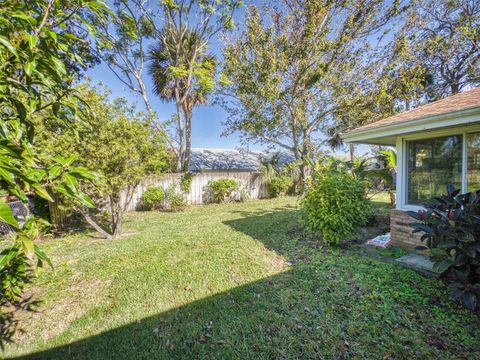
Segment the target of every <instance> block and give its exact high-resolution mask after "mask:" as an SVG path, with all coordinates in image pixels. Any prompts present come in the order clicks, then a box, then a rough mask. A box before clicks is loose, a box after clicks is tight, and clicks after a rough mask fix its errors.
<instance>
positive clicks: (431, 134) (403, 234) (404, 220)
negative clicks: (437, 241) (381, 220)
mask: <svg viewBox="0 0 480 360" xmlns="http://www.w3.org/2000/svg"><path fill="white" fill-rule="evenodd" d="M477 131H480V125H479V124H478V123H477V124H471V125H469V126H461V127H450V128H444V129H437V130H430V129H424V131H419V132H415V133H412V134H407V135H402V136H397V138H396V150H397V181H396V184H397V194H396V198H397V204H396V209H395V210H392V212H391V214H390V215H391V218H390V226H391V239H392V240H391V243H392V244H393V245H395V246H400V247H405V248H414V247H415V246H418V245H422V243H421V242H420V236H421V234H412V233H411V232H412V228H411V227H410V226H409V225H408V224H410V223H412V222H413V219H412V218H410V217H409V216H408V215H407V214H406V213H405V211H407V210H412V211H418V210H420V209H422V207H421V206H418V205H411V204H408V201H407V186H408V182H407V181H408V179H407V176H406V174H407V153H406V141H408V140H416V139H428V138H435V137H441V136H448V135H456V134H461V135H463V139H464V146H463V151H464V152H463V169H462V172H463V182H462V192H466V191H467V183H466V171H467V169H466V160H467V158H466V146H465V139H466V133H467V132H477Z"/></svg>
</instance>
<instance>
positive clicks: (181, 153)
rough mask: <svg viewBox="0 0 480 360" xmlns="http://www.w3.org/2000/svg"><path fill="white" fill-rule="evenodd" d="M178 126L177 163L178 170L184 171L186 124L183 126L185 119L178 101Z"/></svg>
mask: <svg viewBox="0 0 480 360" xmlns="http://www.w3.org/2000/svg"><path fill="white" fill-rule="evenodd" d="M177 127H178V129H177V130H178V157H177V165H176V171H177V172H181V171H182V162H183V157H184V156H185V150H184V138H185V136H184V126H183V119H182V111H181V108H180V104H179V103H177Z"/></svg>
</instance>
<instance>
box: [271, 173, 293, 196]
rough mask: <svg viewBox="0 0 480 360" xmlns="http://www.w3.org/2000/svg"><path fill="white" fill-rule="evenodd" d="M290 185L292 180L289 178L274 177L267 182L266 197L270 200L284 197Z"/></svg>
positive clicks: (284, 176) (285, 176) (283, 176)
mask: <svg viewBox="0 0 480 360" xmlns="http://www.w3.org/2000/svg"><path fill="white" fill-rule="evenodd" d="M292 185H293V180H292V178H291V177H290V176H287V175H278V176H274V177H272V178H271V179H270V180H269V181H268V182H267V192H268V196H269V197H271V198H276V197H278V196H280V195H285V194H286V193H287V191H288V190H289V189H290V187H291V186H292Z"/></svg>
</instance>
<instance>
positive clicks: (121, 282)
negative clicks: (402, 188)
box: [2, 197, 480, 360]
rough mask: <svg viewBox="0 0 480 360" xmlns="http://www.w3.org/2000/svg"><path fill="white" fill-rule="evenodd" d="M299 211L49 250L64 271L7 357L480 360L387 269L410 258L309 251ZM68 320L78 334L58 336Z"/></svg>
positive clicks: (211, 211)
mask: <svg viewBox="0 0 480 360" xmlns="http://www.w3.org/2000/svg"><path fill="white" fill-rule="evenodd" d="M386 200H387V202H388V199H386ZM297 205H298V202H297V199H294V198H290V197H282V198H276V199H267V200H261V201H249V202H246V203H241V204H239V203H235V204H225V205H218V206H217V205H216V206H208V205H207V206H195V207H192V208H190V209H189V210H188V211H187V212H186V213H179V214H172V213H161V212H154V213H145V212H135V213H130V214H128V223H126V224H125V225H126V226H128V230H131V232H132V235H131V236H129V238H128V241H102V242H97V243H95V244H92V239H91V238H90V237H89V236H88V235H86V234H72V235H68V236H65V237H61V238H56V239H52V240H51V241H49V242H47V243H46V244H45V247H46V250H48V252H49V253H50V254H51V255H52V257H54V258H55V259H58V260H57V262H58V263H59V264H63V265H62V266H59V268H58V270H57V271H55V272H53V271H48V272H44V273H42V276H40V277H39V279H38V280H36V281H35V282H34V283H33V284H32V285H31V287H30V288H31V290H32V292H34V293H37V294H41V300H44V301H43V302H42V304H40V307H39V308H38V311H39V315H40V314H41V316H30V317H24V318H23V319H22V323H21V326H22V328H23V329H24V330H25V333H19V334H18V337H17V344H15V345H8V346H7V348H6V349H5V352H4V353H3V354H2V356H3V357H5V358H8V359H11V358H24V357H27V358H28V357H37V358H41V359H44V358H50V359H65V358H74V359H104V358H108V359H109V358H118V359H123V358H128V359H138V358H160V359H172V360H174V359H203V358H205V357H208V358H209V359H212V360H214V359H217V360H218V359H231V358H236V359H258V358H260V359H274V358H281V357H283V356H281V355H278V354H280V353H282V354H286V356H285V357H286V358H292V359H296V358H298V359H306V360H307V359H358V360H368V359H372V354H378V357H379V358H385V359H388V358H390V359H395V358H397V359H398V358H399V357H400V358H405V359H418V358H421V359H438V358H441V359H455V358H458V357H459V356H464V357H466V358H472V359H477V358H479V357H480V348H479V346H478V338H479V337H480V327H479V326H478V325H479V321H478V319H477V318H476V317H475V316H472V314H471V313H470V312H469V311H467V310H466V309H462V308H461V307H459V306H449V303H450V301H449V299H448V297H447V296H446V295H447V294H446V291H445V288H444V286H443V284H442V283H441V282H440V281H438V280H436V279H433V278H431V277H426V276H423V275H422V274H419V273H417V272H416V271H413V270H411V269H407V268H404V267H402V266H400V265H399V264H397V262H396V261H392V260H393V259H392V258H391V257H392V256H393V255H396V256H395V257H398V256H401V255H404V254H405V253H398V252H394V251H392V249H391V248H389V249H381V250H378V253H379V254H380V255H382V256H378V254H377V256H375V253H374V254H372V256H369V255H368V254H366V253H365V252H366V251H367V250H369V251H372V252H373V250H374V249H372V248H371V247H369V248H367V247H365V246H358V247H357V246H353V247H352V248H348V249H346V250H339V249H322V250H320V249H318V243H317V242H316V241H314V239H310V238H309V237H306V236H305V234H304V232H303V231H302V230H301V229H300V228H299V227H298V222H299V220H300V214H299V211H298V206H297ZM385 205H386V203H385ZM375 252H377V250H376V251H375ZM99 254H101V255H103V256H99ZM386 256H389V257H390V259H388V261H386V260H385V257H386ZM71 259H75V261H71ZM221 270H222V271H221ZM223 270H224V271H223ZM139 279H141V280H139ZM79 284H81V285H82V286H79ZM72 299H75V306H71V303H72ZM117 304H121V306H117ZM113 305H115V306H113ZM165 309H171V310H167V311H165ZM132 314H135V316H134V317H132ZM67 317H68V318H70V319H71V318H75V319H77V321H73V322H71V323H70V326H68V327H66V326H64V324H65V321H64V320H65V319H66V318H67ZM136 319H141V321H136ZM426 329H435V331H426ZM38 334H42V335H43V336H45V337H46V339H45V340H39V338H38ZM372 334H376V336H372ZM447 334H449V335H448V336H447ZM439 335H440V336H439ZM186 339H190V340H189V341H186ZM266 339H268V341H266ZM373 357H377V356H376V355H375V356H373Z"/></svg>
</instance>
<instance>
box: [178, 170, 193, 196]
mask: <svg viewBox="0 0 480 360" xmlns="http://www.w3.org/2000/svg"><path fill="white" fill-rule="evenodd" d="M192 181H193V174H192V173H190V172H187V173H184V174H182V177H181V178H180V189H181V190H182V192H183V193H184V194H188V193H189V192H190V187H191V186H192Z"/></svg>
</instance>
